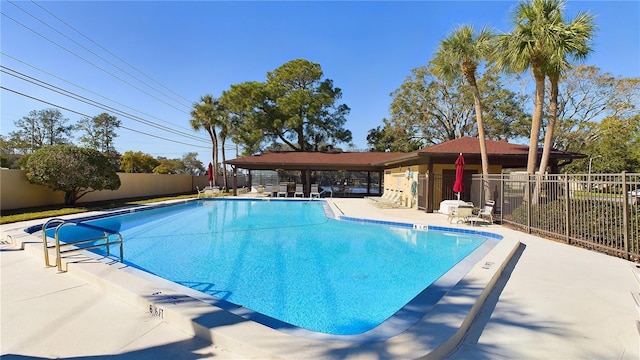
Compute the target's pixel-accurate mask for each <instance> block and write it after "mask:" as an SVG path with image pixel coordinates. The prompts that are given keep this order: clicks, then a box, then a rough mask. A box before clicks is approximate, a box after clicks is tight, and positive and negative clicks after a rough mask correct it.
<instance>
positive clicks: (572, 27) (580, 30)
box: [540, 13, 595, 173]
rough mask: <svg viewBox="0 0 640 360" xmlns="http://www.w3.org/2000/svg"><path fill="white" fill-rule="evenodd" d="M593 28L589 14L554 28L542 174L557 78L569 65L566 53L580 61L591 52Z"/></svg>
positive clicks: (555, 105)
mask: <svg viewBox="0 0 640 360" xmlns="http://www.w3.org/2000/svg"><path fill="white" fill-rule="evenodd" d="M594 29H595V25H594V17H593V16H592V15H590V14H588V13H580V14H578V15H577V16H576V17H575V19H574V20H573V21H572V22H570V23H569V24H562V26H561V27H560V28H558V29H557V30H556V31H557V39H556V44H555V46H554V47H553V48H552V50H553V51H552V53H551V54H549V56H548V59H547V63H546V64H545V72H546V74H547V77H548V78H549V83H550V86H551V92H550V98H549V116H548V119H549V120H548V123H547V129H546V132H545V137H544V148H543V151H542V159H541V160H540V172H541V173H544V171H545V169H546V168H547V164H548V163H549V154H550V153H551V148H552V146H553V131H554V128H555V125H556V120H557V111H558V83H559V82H560V78H561V77H562V76H563V75H564V74H565V73H566V71H567V70H569V69H570V68H571V64H570V63H569V62H568V61H567V56H571V57H573V58H574V59H575V60H582V59H584V58H586V57H587V55H589V53H590V52H591V50H592V49H591V45H590V44H589V41H590V40H591V38H592V36H593V32H594Z"/></svg>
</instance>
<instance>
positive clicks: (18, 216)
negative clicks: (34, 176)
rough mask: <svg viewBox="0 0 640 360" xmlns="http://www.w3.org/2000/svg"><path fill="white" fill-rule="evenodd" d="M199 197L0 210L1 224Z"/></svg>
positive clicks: (125, 200) (182, 196)
mask: <svg viewBox="0 0 640 360" xmlns="http://www.w3.org/2000/svg"><path fill="white" fill-rule="evenodd" d="M194 197H197V195H194V194H188V195H176V196H165V197H147V198H136V199H121V200H108V201H99V202H91V203H81V204H76V205H75V206H69V207H65V206H64V205H57V206H46V207H36V208H25V209H15V210H0V224H9V223H14V222H18V221H27V220H35V219H42V218H49V217H56V216H62V215H69V214H78V213H83V212H89V211H97V210H108V209H115V208H120V207H125V206H130V205H140V204H150V203H154V202H158V201H165V200H176V199H189V198H194Z"/></svg>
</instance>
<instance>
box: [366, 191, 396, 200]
mask: <svg viewBox="0 0 640 360" xmlns="http://www.w3.org/2000/svg"><path fill="white" fill-rule="evenodd" d="M392 192H395V190H391V189H384V192H383V193H382V196H365V199H368V200H371V201H375V202H378V201H386V200H388V199H389V198H391V193H392Z"/></svg>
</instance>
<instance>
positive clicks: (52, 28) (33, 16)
mask: <svg viewBox="0 0 640 360" xmlns="http://www.w3.org/2000/svg"><path fill="white" fill-rule="evenodd" d="M7 2H8V3H10V4H11V5H13V6H15V7H16V8H18V9H20V10H21V11H22V12H24V13H25V14H27V15H29V16H30V17H32V18H33V19H35V20H37V21H38V22H40V23H41V24H43V25H45V26H46V27H48V28H49V29H51V30H53V31H55V32H56V33H58V34H60V35H61V36H63V37H65V38H66V39H68V40H69V41H71V42H73V43H74V44H76V45H78V46H80V47H81V48H83V49H85V50H86V51H88V52H89V53H91V54H93V55H95V56H96V57H98V58H99V59H101V60H102V61H104V62H106V63H107V64H109V65H111V66H113V67H114V68H116V69H118V70H120V71H122V72H123V73H125V74H127V75H129V76H130V77H132V78H133V79H135V80H137V81H139V82H141V83H142V84H144V85H146V86H147V87H149V88H151V89H153V90H155V91H156V92H158V93H159V94H161V95H163V96H165V97H166V98H168V99H171V100H173V101H175V102H176V103H177V104H180V105H181V106H186V107H189V106H190V104H189V105H185V104H183V103H181V101H180V100H177V99H175V98H173V97H171V96H169V95H167V94H165V93H164V92H162V91H160V90H158V89H156V88H154V87H153V86H151V85H149V84H147V83H146V82H145V81H143V80H141V79H139V78H137V77H135V76H133V75H132V74H130V73H129V72H127V71H126V70H124V69H123V68H121V67H119V66H118V65H116V64H114V63H112V62H111V61H109V60H108V59H105V58H104V57H102V56H100V55H99V54H97V53H95V52H94V51H93V50H91V49H89V48H87V47H86V46H84V45H82V44H81V43H79V42H77V41H76V40H74V39H72V38H70V37H69V36H67V35H66V34H64V33H62V32H60V31H59V30H57V29H56V28H54V27H53V26H51V25H49V24H47V23H46V22H44V21H43V20H41V19H39V18H38V17H36V16H35V15H33V14H31V13H29V12H28V11H26V10H25V9H23V8H21V7H20V6H18V5H17V4H15V3H14V2H12V1H7Z"/></svg>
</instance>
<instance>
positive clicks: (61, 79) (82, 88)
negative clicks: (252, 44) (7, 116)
mask: <svg viewBox="0 0 640 360" xmlns="http://www.w3.org/2000/svg"><path fill="white" fill-rule="evenodd" d="M0 54H2V55H3V56H6V57H8V58H10V59H12V60H14V61H17V62H19V63H21V64H23V65H25V66H28V67H30V68H32V69H35V70H38V71H40V72H42V73H44V74H46V75H49V76H51V77H54V78H56V79H58V80H60V81H63V82H65V83H67V84H70V85H72V86H75V87H77V88H78V89H81V90H84V91H86V92H89V93H91V94H93V95H96V96H99V97H101V98H103V99H105V100H109V101H111V102H113V103H115V104H118V105H120V106H123V107H125V108H127V109H129V110H133V111H135V112H138V113H140V114H142V115H145V116H148V117H151V118H154V119H156V120H158V121H161V122H163V123H166V124H171V125H174V126H175V124H173V123H170V122H168V121H165V120H163V119H161V118H159V117H157V116H154V115H151V114H148V113H145V112H144V111H140V110H138V109H134V108H132V107H130V106H128V105H126V104H123V103H121V102H119V101H117V100H114V99H111V98H108V97H106V96H103V95H100V94H98V93H97V92H95V91H92V90H90V89H87V88H85V87H83V86H80V85H78V84H75V83H72V82H70V81H68V80H65V79H63V78H61V77H60V76H57V75H55V74H52V73H50V72H48V71H46V70H43V69H40V68H38V67H36V66H33V65H31V64H29V63H27V62H25V61H23V60H20V59H18V58H16V57H13V56H11V55H9V54H7V53H5V52H2V51H0ZM14 71H15V70H14ZM178 128H181V129H185V130H190V129H187V128H185V127H182V126H178Z"/></svg>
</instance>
